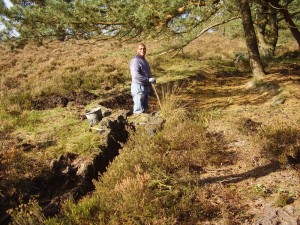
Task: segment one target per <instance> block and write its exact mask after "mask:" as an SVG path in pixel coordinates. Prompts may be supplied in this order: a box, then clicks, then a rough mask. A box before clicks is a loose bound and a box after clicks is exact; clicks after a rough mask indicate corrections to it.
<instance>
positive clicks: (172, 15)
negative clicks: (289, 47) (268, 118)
mask: <svg viewBox="0 0 300 225" xmlns="http://www.w3.org/2000/svg"><path fill="white" fill-rule="evenodd" d="M0 2H1V4H0V10H1V14H2V15H3V16H2V23H3V24H5V26H6V28H7V29H6V30H3V31H2V35H1V36H2V39H3V40H11V39H16V37H14V36H12V35H11V31H12V30H13V29H16V30H17V31H18V33H19V35H18V37H17V39H18V40H29V39H34V40H38V41H41V40H43V39H44V38H49V37H56V38H58V39H59V40H66V39H70V38H76V39H89V38H93V39H98V40H99V39H100V40H101V39H110V38H118V39H121V40H126V39H130V38H135V37H139V38H141V37H149V36H150V37H157V36H159V35H162V34H164V35H177V36H179V37H180V38H181V39H180V40H181V41H180V44H179V45H178V46H176V48H175V49H180V48H182V47H183V46H185V45H187V44H188V43H190V42H191V41H192V40H194V39H195V38H197V37H198V36H199V35H201V34H202V33H204V32H206V31H208V30H210V29H211V28H214V27H217V26H219V25H222V24H225V23H227V22H229V21H232V20H236V19H240V23H241V20H243V24H244V25H245V24H248V25H251V24H252V25H254V28H255V30H256V31H255V32H256V35H257V40H256V36H255V35H250V36H251V37H252V39H253V38H255V40H252V45H248V48H250V46H252V47H253V46H254V45H253V43H254V42H256V45H258V46H259V48H260V50H261V52H262V53H263V55H272V54H274V50H275V47H276V43H277V39H278V30H279V28H280V26H279V23H280V21H285V26H286V27H287V28H288V29H289V30H290V31H291V34H292V35H293V36H294V38H295V40H296V41H297V43H298V45H299V46H300V32H299V29H298V27H297V23H298V24H299V15H300V11H299V0H235V1H228V0H197V1H196V0H176V1H175V0H155V1H153V0H121V1H115V0H14V1H13V4H14V6H13V7H11V8H9V9H7V8H5V6H4V2H3V0H0ZM242 5H244V6H247V7H248V6H249V11H248V12H246V11H243V10H241V9H243V7H241V6H242ZM247 7H246V8H247ZM245 13H248V16H245V15H246V14H245ZM4 16H5V17H4ZM4 18H8V19H4ZM247 19H250V21H245V20H247ZM248 28H249V26H248V27H247V26H246V27H245V26H244V33H245V36H246V37H247V36H249V32H250V30H249V29H248ZM233 29H234V28H233ZM249 50H251V49H249ZM251 51H252V52H253V51H256V50H254V48H253V49H252V50H251ZM250 55H251V54H250ZM252 55H259V53H258V51H257V53H255V54H252ZM256 58H257V57H256ZM257 60H260V59H259V57H258V58H257ZM259 64H261V63H259Z"/></svg>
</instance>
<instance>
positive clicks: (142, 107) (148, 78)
mask: <svg viewBox="0 0 300 225" xmlns="http://www.w3.org/2000/svg"><path fill="white" fill-rule="evenodd" d="M136 52H137V54H136V55H135V57H133V59H132V60H131V62H130V73H131V78H132V83H131V95H132V98H133V103H134V105H133V113H135V114H138V113H145V112H146V111H147V109H148V96H149V89H150V88H151V83H152V84H153V83H155V78H154V77H152V74H151V69H150V66H149V63H148V62H147V60H146V59H145V55H146V46H145V45H144V44H138V46H137V51H136Z"/></svg>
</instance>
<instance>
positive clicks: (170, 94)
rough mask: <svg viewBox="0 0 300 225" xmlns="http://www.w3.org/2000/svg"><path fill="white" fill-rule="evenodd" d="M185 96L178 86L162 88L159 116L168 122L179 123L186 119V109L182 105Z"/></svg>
mask: <svg viewBox="0 0 300 225" xmlns="http://www.w3.org/2000/svg"><path fill="white" fill-rule="evenodd" d="M185 97H186V96H185V95H184V94H183V93H181V89H180V88H179V87H178V86H173V87H170V86H165V87H164V86H163V87H162V100H161V114H162V116H163V117H164V118H165V119H167V120H168V121H169V122H173V121H174V120H175V121H180V120H183V119H184V118H186V117H187V109H186V108H185V107H184V106H183V105H182V103H183V100H184V99H185Z"/></svg>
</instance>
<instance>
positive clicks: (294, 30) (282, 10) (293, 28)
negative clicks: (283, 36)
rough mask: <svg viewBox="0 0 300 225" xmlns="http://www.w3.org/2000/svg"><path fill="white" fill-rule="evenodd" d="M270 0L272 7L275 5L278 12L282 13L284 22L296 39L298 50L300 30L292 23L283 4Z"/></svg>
mask: <svg viewBox="0 0 300 225" xmlns="http://www.w3.org/2000/svg"><path fill="white" fill-rule="evenodd" d="M270 2H271V5H272V7H273V8H274V7H276V8H277V9H278V10H279V12H280V13H281V14H282V16H283V18H284V20H285V22H286V23H287V25H288V27H289V29H290V31H291V32H292V34H293V36H294V38H295V39H296V41H297V43H298V48H299V50H300V31H299V30H298V28H297V26H296V24H295V23H294V21H293V20H292V17H291V15H290V13H289V11H288V10H287V9H286V8H284V7H283V6H281V5H279V4H278V0H272V1H270Z"/></svg>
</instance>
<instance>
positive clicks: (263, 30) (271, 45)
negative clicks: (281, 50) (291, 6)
mask: <svg viewBox="0 0 300 225" xmlns="http://www.w3.org/2000/svg"><path fill="white" fill-rule="evenodd" d="M256 16H257V18H256V23H255V24H256V25H257V39H258V43H259V50H260V54H261V56H263V57H265V58H270V57H273V56H274V54H275V48H276V45H277V40H278V19H277V10H275V9H274V8H272V7H271V6H268V7H266V6H261V9H260V11H259V12H258V13H257V15H256ZM267 28H268V29H267Z"/></svg>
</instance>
